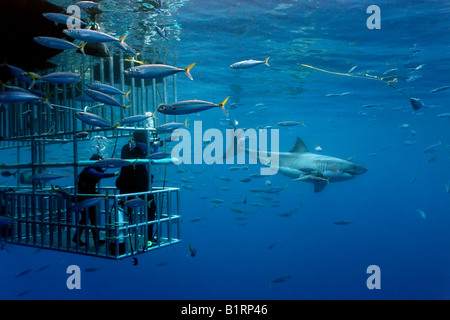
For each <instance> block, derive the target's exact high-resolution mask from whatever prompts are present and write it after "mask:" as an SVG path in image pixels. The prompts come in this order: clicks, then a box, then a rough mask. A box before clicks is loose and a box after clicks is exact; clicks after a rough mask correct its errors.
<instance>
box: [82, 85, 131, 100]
mask: <svg viewBox="0 0 450 320" xmlns="http://www.w3.org/2000/svg"><path fill="white" fill-rule="evenodd" d="M86 87H88V88H89V89H91V90H95V91H98V92H101V93H105V94H110V95H113V96H116V95H122V96H123V95H124V96H125V97H126V98H127V99H128V95H129V94H130V93H131V90H130V91H128V92H123V91H121V90H119V89H117V88H116V87H113V86H110V85H107V84H103V83H95V82H94V83H88V84H86Z"/></svg>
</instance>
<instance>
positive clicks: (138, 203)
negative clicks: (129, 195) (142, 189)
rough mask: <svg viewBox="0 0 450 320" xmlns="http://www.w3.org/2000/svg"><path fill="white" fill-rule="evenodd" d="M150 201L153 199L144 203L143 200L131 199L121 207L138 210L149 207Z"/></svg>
mask: <svg viewBox="0 0 450 320" xmlns="http://www.w3.org/2000/svg"><path fill="white" fill-rule="evenodd" d="M152 201H153V199H152V200H150V201H145V200H143V199H132V200H128V201H126V202H125V203H124V204H123V205H124V207H126V208H140V207H143V206H145V205H150V204H151V203H152Z"/></svg>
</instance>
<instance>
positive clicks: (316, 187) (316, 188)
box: [312, 180, 328, 193]
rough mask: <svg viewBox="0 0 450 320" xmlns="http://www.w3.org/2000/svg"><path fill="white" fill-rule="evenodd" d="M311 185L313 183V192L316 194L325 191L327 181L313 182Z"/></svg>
mask: <svg viewBox="0 0 450 320" xmlns="http://www.w3.org/2000/svg"><path fill="white" fill-rule="evenodd" d="M312 183H314V192H316V193H317V192H320V191H322V190H323V189H325V187H326V186H327V184H328V180H315V181H313V182H312Z"/></svg>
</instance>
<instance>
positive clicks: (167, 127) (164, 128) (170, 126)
mask: <svg viewBox="0 0 450 320" xmlns="http://www.w3.org/2000/svg"><path fill="white" fill-rule="evenodd" d="M187 121H188V119H186V121H184V123H177V122H171V123H166V124H163V125H161V126H159V127H157V128H156V131H157V132H158V133H172V132H173V131H175V130H176V129H178V128H180V127H187Z"/></svg>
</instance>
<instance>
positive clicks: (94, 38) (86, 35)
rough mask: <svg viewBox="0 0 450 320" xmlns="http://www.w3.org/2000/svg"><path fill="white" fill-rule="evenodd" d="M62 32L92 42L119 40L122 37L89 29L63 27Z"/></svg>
mask: <svg viewBox="0 0 450 320" xmlns="http://www.w3.org/2000/svg"><path fill="white" fill-rule="evenodd" d="M63 32H64V34H65V35H67V36H69V37H71V38H73V39H77V40H81V41H85V42H94V43H107V42H115V41H116V42H121V41H122V39H118V38H116V37H113V36H110V35H109V34H106V33H104V32H101V31H97V30H89V29H64V30H63Z"/></svg>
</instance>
